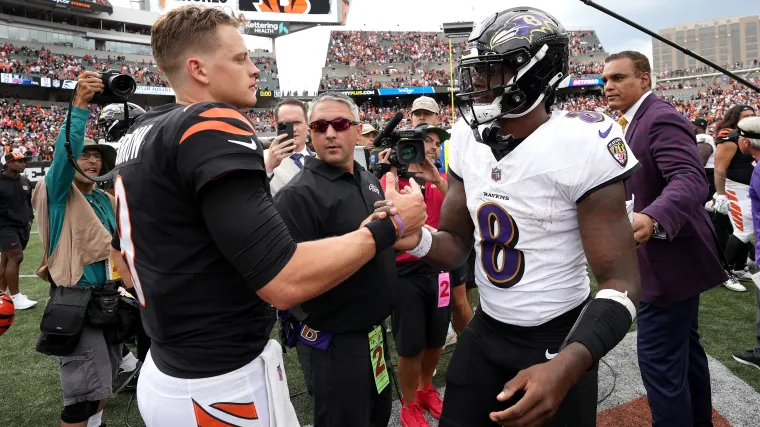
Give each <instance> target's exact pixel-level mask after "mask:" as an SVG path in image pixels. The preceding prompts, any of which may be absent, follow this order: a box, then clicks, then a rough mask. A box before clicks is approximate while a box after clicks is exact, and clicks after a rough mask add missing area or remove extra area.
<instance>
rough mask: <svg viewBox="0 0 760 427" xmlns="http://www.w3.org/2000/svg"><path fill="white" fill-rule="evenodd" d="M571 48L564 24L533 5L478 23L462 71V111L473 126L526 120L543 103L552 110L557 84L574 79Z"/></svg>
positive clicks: (463, 61)
mask: <svg viewBox="0 0 760 427" xmlns="http://www.w3.org/2000/svg"><path fill="white" fill-rule="evenodd" d="M569 44H570V39H569V36H568V34H567V31H566V30H565V28H564V27H563V26H562V24H561V23H560V22H559V21H557V20H556V19H555V18H554V17H553V16H551V15H549V14H548V13H546V12H543V11H541V10H539V9H535V8H531V7H516V8H512V9H507V10H504V11H501V12H498V13H495V14H493V15H491V16H489V17H488V18H486V19H485V20H484V21H483V22H481V23H480V24H478V25H476V26H475V28H474V29H473V31H472V34H471V35H470V38H469V40H468V46H467V49H466V50H465V52H464V55H463V56H462V60H461V62H460V65H459V67H458V72H459V94H458V95H457V99H458V101H459V110H460V112H461V113H462V116H464V118H465V120H466V121H467V123H468V124H469V125H470V127H472V128H473V129H477V128H478V127H480V126H483V125H487V124H489V123H493V122H494V121H496V120H497V119H502V118H505V119H510V118H517V117H522V116H524V115H526V114H528V113H530V112H531V111H533V110H534V109H535V108H536V107H538V106H539V105H541V103H542V102H543V101H545V103H546V108H547V109H548V108H549V107H551V105H552V104H553V102H554V92H555V90H556V88H557V86H559V84H560V83H561V82H562V81H563V80H565V79H566V78H568V76H569V75H570V69H569V56H570V47H569ZM505 72H506V73H507V75H506V76H505ZM510 76H511V77H510ZM505 77H506V78H505ZM507 79H508V80H507ZM492 127H493V125H492ZM476 133H480V132H476ZM484 134H485V133H484Z"/></svg>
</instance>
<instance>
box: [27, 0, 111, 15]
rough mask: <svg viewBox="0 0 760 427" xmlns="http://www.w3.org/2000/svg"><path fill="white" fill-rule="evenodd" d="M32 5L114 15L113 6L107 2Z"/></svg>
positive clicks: (45, 0) (44, 0) (63, 0)
mask: <svg viewBox="0 0 760 427" xmlns="http://www.w3.org/2000/svg"><path fill="white" fill-rule="evenodd" d="M32 3H37V4H42V5H51V6H53V7H56V8H59V9H69V10H76V11H80V12H95V13H99V12H106V13H109V14H111V13H113V6H111V3H109V2H108V1H107V0H32Z"/></svg>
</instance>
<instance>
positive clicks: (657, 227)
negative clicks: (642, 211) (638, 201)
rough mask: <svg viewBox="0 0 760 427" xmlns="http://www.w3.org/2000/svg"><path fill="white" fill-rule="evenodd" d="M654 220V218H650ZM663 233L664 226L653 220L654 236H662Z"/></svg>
mask: <svg viewBox="0 0 760 427" xmlns="http://www.w3.org/2000/svg"><path fill="white" fill-rule="evenodd" d="M650 218H652V217H650ZM661 232H662V226H661V225H660V223H659V222H657V220H656V219H654V218H652V235H653V236H654V235H656V234H660V233H661Z"/></svg>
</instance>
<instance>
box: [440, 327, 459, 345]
mask: <svg viewBox="0 0 760 427" xmlns="http://www.w3.org/2000/svg"><path fill="white" fill-rule="evenodd" d="M456 342H457V333H456V331H454V327H453V326H452V325H451V322H449V332H448V333H447V334H446V344H444V345H443V348H446V347H448V346H450V345H452V344H456Z"/></svg>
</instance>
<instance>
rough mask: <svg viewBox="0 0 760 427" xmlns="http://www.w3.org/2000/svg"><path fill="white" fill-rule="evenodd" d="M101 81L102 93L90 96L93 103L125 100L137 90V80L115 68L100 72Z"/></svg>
mask: <svg viewBox="0 0 760 427" xmlns="http://www.w3.org/2000/svg"><path fill="white" fill-rule="evenodd" d="M100 80H102V81H103V86H105V88H104V89H103V93H96V94H95V96H94V97H93V98H92V102H94V103H109V104H110V103H112V102H126V101H127V99H129V97H130V96H132V95H134V94H135V91H137V82H135V79H134V78H133V77H132V76H130V75H128V74H121V73H120V72H118V71H115V70H105V71H103V72H102V73H100Z"/></svg>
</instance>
